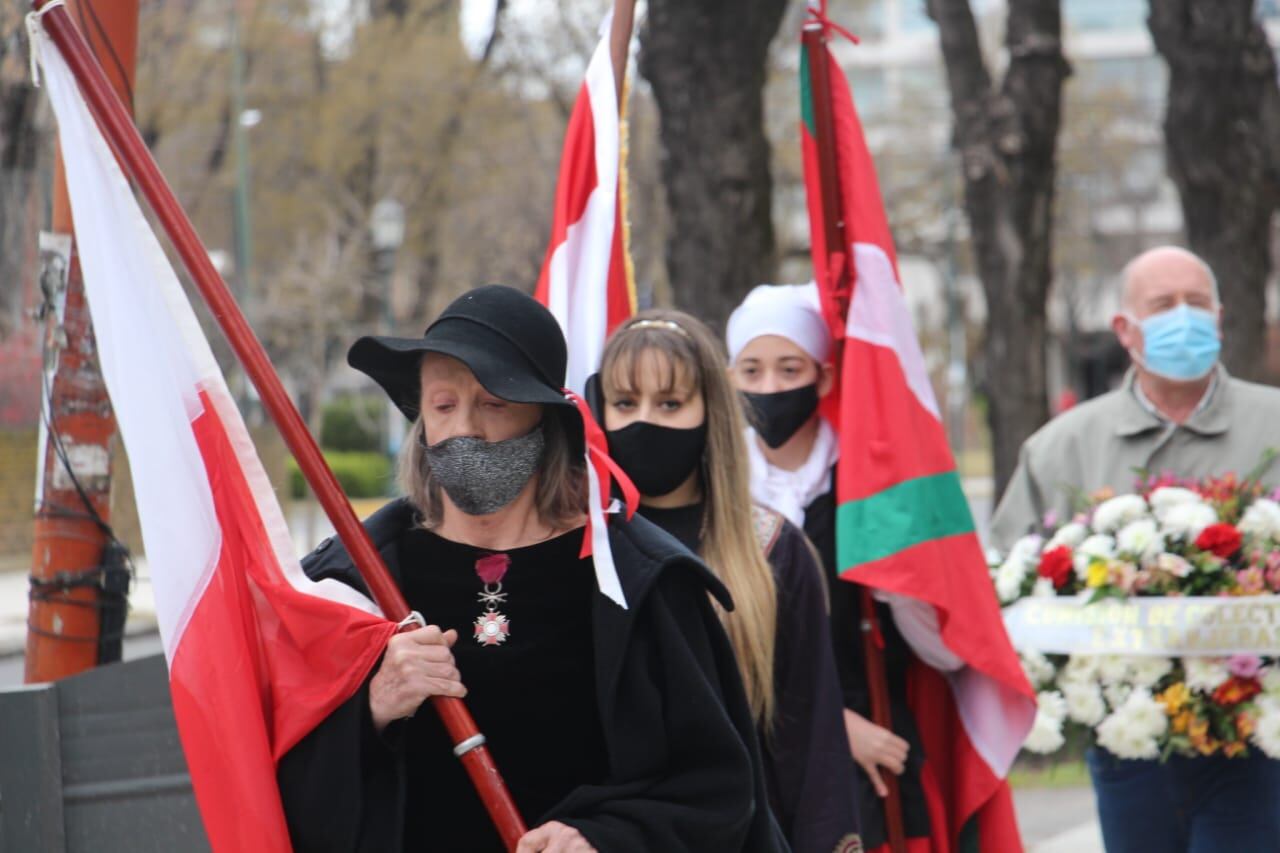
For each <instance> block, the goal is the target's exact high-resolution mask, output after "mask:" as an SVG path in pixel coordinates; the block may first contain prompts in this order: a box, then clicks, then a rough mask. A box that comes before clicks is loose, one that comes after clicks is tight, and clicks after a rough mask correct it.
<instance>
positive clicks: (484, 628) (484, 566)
mask: <svg viewBox="0 0 1280 853" xmlns="http://www.w3.org/2000/svg"><path fill="white" fill-rule="evenodd" d="M510 566H511V558H510V557H509V556H507V555H506V554H489V555H487V556H484V557H481V558H480V559H479V560H476V574H477V575H479V576H480V580H481V582H482V583H484V590H483V591H482V592H481V593H480V596H479V600H480V603H481V604H482V605H484V612H483V613H481V614H480V615H479V616H477V617H476V621H475V625H474V626H473V627H474V631H475V638H476V642H477V643H479V644H480V645H482V646H500V645H502V644H503V643H505V642H506V641H507V637H508V636H509V635H510V634H511V620H510V619H508V618H507V617H506V616H504V615H503V614H502V613H501V612H499V610H498V605H500V604H504V603H506V600H507V594H506V593H505V592H503V591H502V579H503V578H504V577H506V574H507V569H508V568H509V567H510Z"/></svg>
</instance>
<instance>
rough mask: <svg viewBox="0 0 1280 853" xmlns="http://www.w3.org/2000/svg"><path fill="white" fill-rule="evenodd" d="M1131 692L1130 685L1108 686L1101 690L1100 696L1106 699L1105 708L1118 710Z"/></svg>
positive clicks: (1131, 686)
mask: <svg viewBox="0 0 1280 853" xmlns="http://www.w3.org/2000/svg"><path fill="white" fill-rule="evenodd" d="M1132 692H1133V685H1132V684H1108V685H1106V686H1105V687H1103V688H1102V695H1103V696H1105V697H1106V699H1107V707H1109V708H1112V709H1113V710H1114V709H1115V708H1119V707H1120V706H1121V705H1123V704H1124V703H1125V700H1126V699H1128V698H1129V694H1130V693H1132Z"/></svg>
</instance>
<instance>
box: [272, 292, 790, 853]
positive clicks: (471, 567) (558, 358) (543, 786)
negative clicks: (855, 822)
mask: <svg viewBox="0 0 1280 853" xmlns="http://www.w3.org/2000/svg"><path fill="white" fill-rule="evenodd" d="M348 361H349V362H350V363H351V365H352V366H353V367H356V368H357V369H359V370H361V371H363V372H364V373H366V374H368V375H369V376H370V377H372V378H373V379H374V380H376V381H377V382H378V383H379V384H380V385H381V386H382V387H383V388H384V389H385V390H386V391H387V393H388V394H390V395H391V398H392V399H393V400H394V401H395V403H396V405H397V406H398V407H399V408H400V409H401V411H403V412H404V413H405V415H406V416H407V417H409V418H410V419H411V420H412V421H413V427H412V430H411V434H410V439H409V440H408V441H406V443H405V449H404V450H403V451H402V454H401V468H400V477H401V485H402V487H403V489H404V492H405V494H406V497H405V498H402V499H399V500H396V501H393V502H392V503H390V504H388V505H387V506H386V507H384V508H383V509H381V510H379V511H378V512H377V513H375V514H374V515H373V516H372V517H371V518H370V519H368V521H367V522H366V527H367V528H368V530H369V533H370V536H371V537H372V539H373V541H374V544H375V545H376V546H377V547H378V549H379V552H380V553H381V555H382V557H383V559H384V560H385V561H386V563H387V566H388V568H389V569H390V570H391V572H392V574H393V576H394V577H395V578H396V579H397V581H398V583H399V584H400V587H401V589H402V590H403V592H404V594H405V597H406V599H407V600H408V602H409V605H410V607H412V608H413V609H415V610H417V611H419V612H420V613H421V614H422V615H423V617H424V618H425V620H426V622H427V627H425V628H420V629H418V630H416V631H411V632H408V633H404V634H400V635H397V636H395V637H393V638H392V640H391V642H390V643H389V644H388V647H387V652H386V654H385V655H384V657H383V660H382V662H381V663H380V665H379V666H378V667H377V668H376V669H375V671H374V673H373V675H372V676H371V677H370V679H369V680H368V681H367V682H366V684H365V685H364V687H363V688H362V689H361V690H360V691H359V692H358V693H357V694H356V695H355V696H353V697H352V698H351V700H349V701H348V702H347V703H346V704H345V705H343V706H342V707H340V708H339V709H338V710H337V711H336V712H334V714H332V715H331V716H330V717H329V718H328V719H326V721H325V722H324V723H322V724H321V725H320V726H319V727H318V728H317V729H316V730H315V731H314V732H313V733H312V734H311V735H309V736H308V737H307V738H306V739H304V740H303V741H302V742H301V743H299V744H298V746H296V747H295V748H294V749H293V750H291V751H290V752H289V753H288V754H287V755H285V756H284V758H283V759H282V760H281V762H280V766H279V779H280V787H281V793H282V797H283V801H284V805H285V811H286V815H287V817H288V819H289V827H290V832H291V834H292V837H293V841H294V845H295V848H296V849H298V850H300V851H311V850H344V851H345V850H362V851H363V850H368V851H375V850H376V851H387V850H415V851H416V850H442V851H482V850H501V849H502V845H501V842H500V841H499V839H498V836H497V833H496V831H495V830H494V829H493V827H492V825H491V824H490V822H489V820H488V817H487V815H486V814H485V812H484V810H483V807H482V806H481V804H480V801H479V798H478V796H477V795H476V794H475V792H474V790H473V789H472V787H471V785H470V783H469V781H468V780H467V778H466V774H465V772H464V771H463V769H462V767H461V764H460V763H459V762H458V761H457V759H455V758H454V757H453V755H452V754H451V743H450V741H449V738H448V736H447V734H446V733H445V730H444V727H443V725H442V724H441V723H440V721H439V720H438V719H437V717H436V716H435V714H433V713H431V712H430V711H429V710H427V711H421V710H419V709H420V706H421V705H422V703H423V702H424V701H425V700H426V699H427V698H429V697H430V696H432V695H445V696H463V695H465V696H466V698H467V703H468V706H469V708H470V710H471V713H472V715H473V716H474V717H475V719H476V722H477V724H478V725H479V728H480V730H481V731H482V732H483V733H484V734H485V736H486V737H487V739H488V746H489V749H490V751H491V753H492V755H493V758H494V760H495V762H496V763H497V765H498V767H499V768H500V769H501V771H502V773H503V775H504V778H505V780H506V782H507V785H508V787H509V788H510V790H511V793H512V795H513V797H514V799H515V801H516V804H517V806H518V807H519V808H520V809H521V811H522V813H523V814H524V816H525V818H526V820H527V821H529V823H530V825H531V826H534V827H535V828H534V829H533V830H531V831H530V832H529V833H528V835H526V836H525V838H524V839H523V840H522V841H521V843H520V847H519V850H520V851H539V850H553V851H561V850H563V851H569V850H592V849H595V850H604V851H615V850H618V851H627V850H635V851H641V850H663V851H677V850H717V851H719V850H725V851H728V850H775V849H785V842H783V841H781V837H780V833H779V832H778V829H777V826H776V824H775V823H774V822H773V820H772V818H771V816H770V814H769V809H768V808H767V806H766V805H765V803H766V798H765V793H764V782H763V776H762V773H761V764H760V755H759V747H758V745H757V743H756V739H755V735H754V731H753V723H752V716H751V712H750V710H749V708H748V706H747V703H746V699H745V695H744V691H743V687H742V683H741V680H740V679H739V677H738V672H737V667H736V665H735V663H734V658H733V651H732V649H731V647H730V646H729V643H728V640H727V639H726V637H725V635H724V632H723V630H722V629H721V628H720V626H719V623H718V620H717V617H716V615H715V613H714V612H713V610H712V607H711V601H710V599H709V597H708V594H707V593H708V591H709V592H710V593H711V595H712V596H715V597H716V598H717V599H719V600H720V601H722V602H723V603H724V604H725V606H731V604H730V603H729V601H728V595H727V593H726V592H725V591H724V588H723V587H722V586H721V585H720V583H719V582H718V581H717V580H716V579H715V578H714V577H713V576H712V575H711V574H710V573H709V572H708V571H707V570H706V568H705V567H704V566H703V565H702V564H701V563H700V562H698V560H697V559H696V558H694V557H693V556H692V555H691V554H689V553H688V552H687V551H686V550H684V549H683V548H682V547H681V546H680V545H679V544H678V543H676V542H675V541H674V540H672V539H671V538H669V537H667V536H666V535H665V534H663V533H661V532H660V531H658V530H657V529H656V528H654V527H652V526H651V525H649V524H648V523H647V522H645V521H644V520H643V519H641V518H639V517H637V518H634V519H632V520H630V521H627V520H625V519H624V518H623V517H622V515H621V514H617V515H614V516H612V517H611V520H610V523H609V524H608V530H607V540H606V539H604V538H601V537H598V536H597V537H592V539H593V547H594V550H595V552H596V553H595V556H593V557H587V558H583V557H581V556H580V554H581V553H582V550H583V539H584V535H586V534H585V533H584V531H585V530H586V529H588V528H587V527H586V526H585V525H586V522H587V518H588V513H587V509H588V504H587V484H586V468H585V463H584V461H583V460H584V427H583V422H582V419H581V416H580V415H579V413H578V410H577V408H576V407H575V405H574V403H573V402H572V401H570V400H569V399H567V398H566V396H565V394H564V393H563V391H562V389H561V385H562V383H563V380H564V372H565V363H566V353H565V345H564V339H563V337H562V335H561V333H560V329H559V326H558V325H557V324H556V322H555V319H554V318H553V317H552V316H551V314H550V313H549V312H548V311H547V310H546V309H545V308H543V307H542V306H541V305H539V304H538V303H537V302H535V301H533V300H532V299H530V298H529V297H528V296H526V295H524V294H523V293H521V292H519V291H516V290H513V289H511V288H506V287H497V286H490V287H482V288H479V289H477V290H473V291H471V292H470V293H468V294H466V295H464V296H463V297H461V298H459V299H458V300H456V301H455V302H454V303H453V304H452V305H450V306H449V308H448V309H446V310H445V312H444V313H443V314H442V315H441V316H440V318H439V319H438V320H437V321H436V322H435V323H433V324H432V325H431V326H430V327H429V328H428V329H427V331H426V334H425V335H424V336H423V337H422V338H417V339H396V338H373V337H366V338H361V339H360V340H359V341H357V342H356V344H355V345H354V346H353V347H352V348H351V351H350V353H349V354H348ZM606 541H607V546H604V543H605V542H606ZM602 546H604V547H603V548H602ZM602 551H603V552H607V553H602ZM303 566H304V568H305V569H306V570H307V573H308V574H309V575H310V576H311V577H312V578H316V579H320V578H336V579H338V580H341V581H343V582H345V583H348V584H350V585H352V586H354V587H356V588H358V589H363V584H362V582H361V580H360V578H359V575H358V573H357V572H356V570H355V568H354V566H353V565H352V561H351V558H350V557H349V556H348V555H347V554H346V552H345V550H344V549H343V548H342V546H341V545H340V544H339V543H337V542H336V541H333V540H328V541H326V542H325V543H322V544H321V545H320V547H319V548H317V549H316V551H315V552H313V553H312V554H311V555H310V556H309V557H308V558H307V559H306V560H304V562H303Z"/></svg>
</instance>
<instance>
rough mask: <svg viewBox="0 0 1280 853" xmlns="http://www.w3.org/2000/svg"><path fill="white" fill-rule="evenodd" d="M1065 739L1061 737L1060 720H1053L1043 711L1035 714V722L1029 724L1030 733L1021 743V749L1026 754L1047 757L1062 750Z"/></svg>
mask: <svg viewBox="0 0 1280 853" xmlns="http://www.w3.org/2000/svg"><path fill="white" fill-rule="evenodd" d="M1065 742H1066V738H1064V737H1063V736H1062V720H1055V719H1053V718H1052V717H1050V716H1049V715H1048V714H1045V713H1044V712H1043V711H1037V712H1036V720H1035V722H1034V723H1032V724H1031V731H1030V732H1028V733H1027V739H1026V740H1025V741H1023V744H1022V748H1023V749H1025V750H1027V751H1028V752H1035V753H1038V754H1040V755H1048V754H1049V753H1051V752H1057V751H1058V750H1059V749H1061V748H1062V744H1064V743H1065Z"/></svg>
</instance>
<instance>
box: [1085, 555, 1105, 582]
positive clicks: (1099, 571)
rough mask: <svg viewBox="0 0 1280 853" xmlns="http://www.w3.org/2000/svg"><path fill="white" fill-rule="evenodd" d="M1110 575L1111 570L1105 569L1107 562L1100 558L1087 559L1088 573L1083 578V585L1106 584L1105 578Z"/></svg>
mask: <svg viewBox="0 0 1280 853" xmlns="http://www.w3.org/2000/svg"><path fill="white" fill-rule="evenodd" d="M1110 576H1111V572H1110V571H1109V570H1108V569H1107V564H1106V563H1105V562H1103V561H1102V560H1090V561H1089V574H1088V576H1087V577H1086V578H1085V586H1088V587H1090V588H1094V587H1100V586H1106V583H1107V579H1108V578H1109V577H1110Z"/></svg>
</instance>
